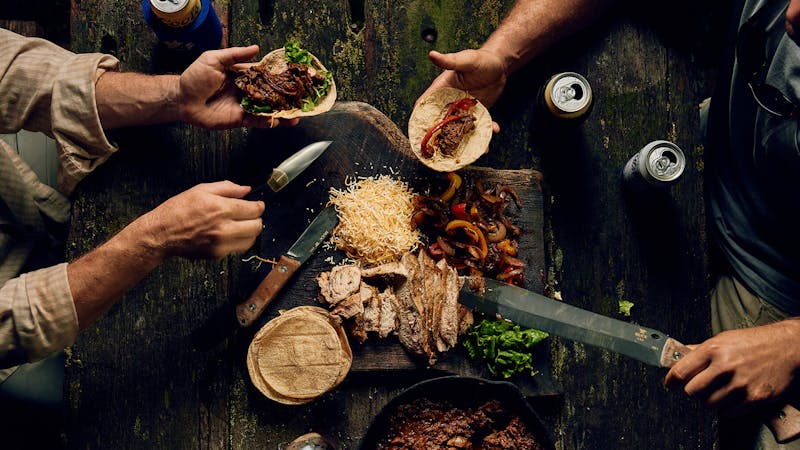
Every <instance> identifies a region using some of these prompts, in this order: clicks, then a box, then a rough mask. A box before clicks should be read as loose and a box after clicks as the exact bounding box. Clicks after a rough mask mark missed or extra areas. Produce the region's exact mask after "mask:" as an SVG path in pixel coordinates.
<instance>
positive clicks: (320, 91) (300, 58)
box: [283, 40, 333, 111]
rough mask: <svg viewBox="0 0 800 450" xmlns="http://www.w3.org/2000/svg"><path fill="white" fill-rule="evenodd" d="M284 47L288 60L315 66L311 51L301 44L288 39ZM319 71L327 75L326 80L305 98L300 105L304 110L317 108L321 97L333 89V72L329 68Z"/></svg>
mask: <svg viewBox="0 0 800 450" xmlns="http://www.w3.org/2000/svg"><path fill="white" fill-rule="evenodd" d="M283 48H284V51H285V53H286V61H288V62H293V63H297V64H305V65H307V66H312V67H314V58H313V57H312V56H311V53H309V52H308V50H306V49H304V48H302V47H300V44H299V43H297V42H296V41H293V40H288V41H286V44H284V45H283ZM319 72H320V73H321V74H322V75H324V76H325V81H324V82H323V83H322V86H315V87H314V93H313V94H312V95H311V96H310V97H306V98H304V99H303V103H302V105H301V106H300V109H302V110H303V111H311V110H312V109H314V108H316V107H317V105H319V101H320V99H322V97H325V96H326V95H328V92H329V91H330V90H331V83H332V82H333V74H332V73H331V72H330V71H329V70H320V71H319Z"/></svg>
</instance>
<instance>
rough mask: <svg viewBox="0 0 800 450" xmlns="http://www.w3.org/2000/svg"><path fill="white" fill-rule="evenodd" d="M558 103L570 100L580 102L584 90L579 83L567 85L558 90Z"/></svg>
mask: <svg viewBox="0 0 800 450" xmlns="http://www.w3.org/2000/svg"><path fill="white" fill-rule="evenodd" d="M556 95H557V97H558V98H557V99H556V101H557V102H558V103H566V102H568V101H570V100H580V99H582V98H583V88H582V87H581V85H579V84H577V83H573V84H567V85H564V86H561V87H559V88H558V92H557V94H556Z"/></svg>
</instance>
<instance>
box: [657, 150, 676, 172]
mask: <svg viewBox="0 0 800 450" xmlns="http://www.w3.org/2000/svg"><path fill="white" fill-rule="evenodd" d="M677 164H678V157H677V156H676V155H675V153H672V152H671V151H664V152H662V153H661V156H659V157H658V159H657V160H656V161H655V163H654V164H653V166H654V168H655V170H656V173H657V174H658V175H666V174H667V173H669V172H671V171H672V169H673V168H674V167H675V166H676V165H677Z"/></svg>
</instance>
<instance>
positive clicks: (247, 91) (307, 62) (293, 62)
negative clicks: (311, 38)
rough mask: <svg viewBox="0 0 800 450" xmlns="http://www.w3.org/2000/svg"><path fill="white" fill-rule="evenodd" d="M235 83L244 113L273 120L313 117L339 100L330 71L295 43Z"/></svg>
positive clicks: (291, 42)
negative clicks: (240, 91)
mask: <svg viewBox="0 0 800 450" xmlns="http://www.w3.org/2000/svg"><path fill="white" fill-rule="evenodd" d="M234 83H235V84H236V86H237V87H238V88H239V89H241V90H242V91H243V93H244V96H243V97H242V108H244V110H245V111H247V112H249V113H250V114H254V115H258V116H266V117H271V118H273V119H292V118H295V117H304V116H314V115H317V114H320V113H323V112H325V111H328V110H330V109H331V107H332V106H333V103H334V102H335V101H336V85H335V84H334V82H333V75H332V74H331V72H330V71H329V70H327V69H326V68H325V66H323V65H322V63H321V62H320V61H319V59H317V57H315V56H314V55H312V54H311V53H309V52H308V51H307V50H305V49H303V48H301V47H300V45H299V44H298V43H297V42H294V41H289V42H287V43H286V45H285V46H284V47H283V48H279V49H276V50H273V51H272V52H270V53H268V54H267V55H266V56H264V58H263V59H262V60H261V62H259V63H257V64H255V65H253V66H251V67H249V68H247V69H245V70H243V71H242V72H241V74H240V75H239V76H238V77H236V80H235V81H234Z"/></svg>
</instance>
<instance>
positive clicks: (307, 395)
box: [247, 306, 353, 405]
mask: <svg viewBox="0 0 800 450" xmlns="http://www.w3.org/2000/svg"><path fill="white" fill-rule="evenodd" d="M352 362H353V353H352V351H351V350H350V344H349V343H348V342H347V335H346V334H345V331H344V329H343V328H342V326H341V323H340V321H339V320H338V318H336V317H334V316H332V315H331V314H330V313H328V311H326V310H325V309H323V308H319V307H316V306H298V307H296V308H292V309H290V310H288V311H283V312H282V313H281V315H280V316H278V317H276V318H274V319H272V320H270V321H269V322H267V324H266V325H264V327H263V328H261V330H259V331H258V333H256V335H255V337H254V338H253V342H252V343H251V344H250V348H249V349H248V351H247V370H248V372H249V373H250V379H251V380H252V381H253V385H255V387H256V388H258V390H259V391H261V393H263V394H264V395H265V396H267V397H268V398H270V399H272V400H275V401H276V402H279V403H283V404H287V405H299V404H303V403H308V402H310V401H312V400H314V399H315V398H317V397H319V396H320V395H322V394H324V393H325V392H328V391H330V390H331V389H333V388H334V387H336V386H338V385H339V383H341V382H342V380H344V378H345V376H347V372H348V371H349V370H350V364H351V363H352Z"/></svg>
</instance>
